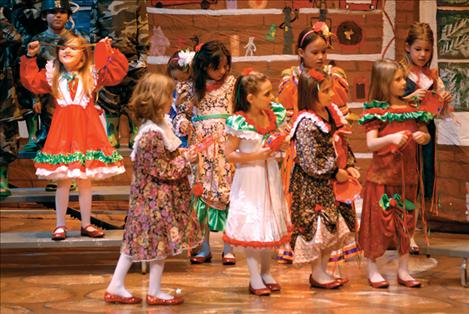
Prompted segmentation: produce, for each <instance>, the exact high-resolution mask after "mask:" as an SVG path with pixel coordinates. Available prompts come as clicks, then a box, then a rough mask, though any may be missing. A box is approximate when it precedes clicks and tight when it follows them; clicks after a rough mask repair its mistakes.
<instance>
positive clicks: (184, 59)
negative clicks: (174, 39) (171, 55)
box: [178, 49, 195, 68]
mask: <svg viewBox="0 0 469 314" xmlns="http://www.w3.org/2000/svg"><path fill="white" fill-rule="evenodd" d="M194 56H195V52H194V51H190V50H188V49H187V50H181V51H179V52H178V65H179V66H180V67H183V68H185V67H187V66H190V65H191V63H192V59H193V58H194Z"/></svg>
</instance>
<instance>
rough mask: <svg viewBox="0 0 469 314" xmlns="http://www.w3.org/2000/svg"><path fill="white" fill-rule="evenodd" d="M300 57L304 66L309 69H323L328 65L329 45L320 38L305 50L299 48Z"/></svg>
mask: <svg viewBox="0 0 469 314" xmlns="http://www.w3.org/2000/svg"><path fill="white" fill-rule="evenodd" d="M298 55H299V56H300V57H301V58H302V59H303V64H304V66H305V67H306V68H308V69H321V68H322V67H323V66H324V65H325V64H326V59H327V43H326V41H325V40H324V39H323V38H321V37H318V38H316V40H314V41H312V42H310V43H309V44H308V45H307V46H306V47H305V49H302V48H299V49H298Z"/></svg>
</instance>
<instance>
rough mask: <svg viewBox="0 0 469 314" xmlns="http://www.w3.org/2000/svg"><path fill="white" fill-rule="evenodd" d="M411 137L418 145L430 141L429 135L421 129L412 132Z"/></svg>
mask: <svg viewBox="0 0 469 314" xmlns="http://www.w3.org/2000/svg"><path fill="white" fill-rule="evenodd" d="M412 138H413V139H414V141H415V142H416V143H417V144H419V145H423V144H427V143H428V142H429V141H430V135H429V134H428V133H425V132H422V131H416V132H414V133H412Z"/></svg>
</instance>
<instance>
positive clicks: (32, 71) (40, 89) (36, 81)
mask: <svg viewBox="0 0 469 314" xmlns="http://www.w3.org/2000/svg"><path fill="white" fill-rule="evenodd" d="M20 80H21V84H23V86H24V87H25V88H26V89H27V90H29V91H30V92H32V93H34V94H48V93H50V92H51V88H50V85H49V83H48V82H47V79H46V69H42V70H39V67H38V66H37V62H36V57H34V58H27V57H26V56H22V57H21V59H20Z"/></svg>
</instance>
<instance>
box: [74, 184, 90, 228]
mask: <svg viewBox="0 0 469 314" xmlns="http://www.w3.org/2000/svg"><path fill="white" fill-rule="evenodd" d="M77 183H78V189H79V191H80V196H79V198H78V200H79V203H80V213H81V226H82V227H86V226H88V225H89V224H90V223H91V200H92V193H91V180H89V179H86V180H83V179H78V180H77Z"/></svg>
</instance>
